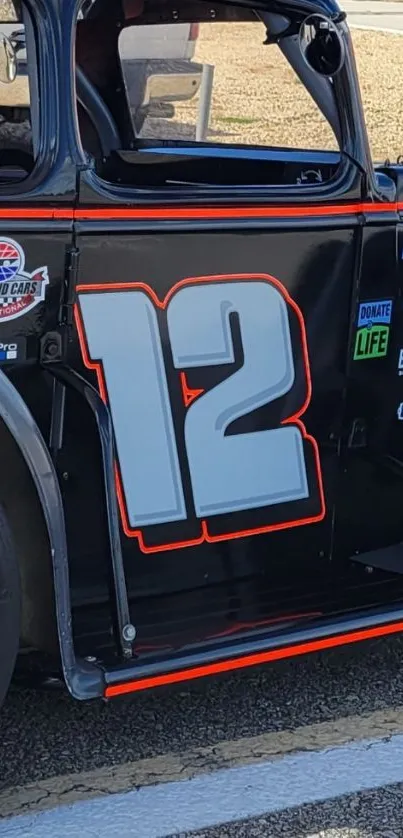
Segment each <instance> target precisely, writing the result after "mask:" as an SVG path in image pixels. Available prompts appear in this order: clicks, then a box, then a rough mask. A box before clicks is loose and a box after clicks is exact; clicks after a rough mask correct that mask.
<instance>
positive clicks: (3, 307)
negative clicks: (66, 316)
mask: <svg viewBox="0 0 403 838" xmlns="http://www.w3.org/2000/svg"><path fill="white" fill-rule="evenodd" d="M48 282H49V276H48V269H47V268H37V269H36V270H35V271H33V272H32V273H28V272H27V271H26V270H25V254H24V251H23V249H22V247H21V246H20V245H19V244H17V242H15V241H14V240H13V239H3V238H2V239H0V324H1V323H5V322H7V321H8V320H15V319H16V318H17V317H21V316H22V315H23V314H26V313H27V312H28V311H31V309H33V308H35V306H37V305H38V303H40V302H42V301H43V300H44V299H45V291H46V286H47V285H48Z"/></svg>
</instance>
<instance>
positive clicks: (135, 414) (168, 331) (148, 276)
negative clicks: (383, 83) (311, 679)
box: [60, 7, 384, 648]
mask: <svg viewBox="0 0 403 838" xmlns="http://www.w3.org/2000/svg"><path fill="white" fill-rule="evenodd" d="M226 14H227V15H229V17H228V19H227V20H226V19H224V21H221V23H220V22H218V28H217V29H215V30H214V31H213V32H212V34H210V30H209V29H208V26H209V24H206V23H205V26H206V25H207V32H206V29H205V28H204V29H203V25H202V26H201V28H200V35H199V39H198V46H197V50H199V49H200V50H201V49H203V44H205V45H206V49H207V46H208V45H209V44H210V45H211V43H214V49H215V50H218V49H219V47H220V44H222V43H225V42H227V43H231V38H230V37H229V36H228V37H227V36H226V32H227V30H226V29H225V27H230V29H231V33H233V34H234V35H235V34H236V37H237V43H238V44H245V53H244V54H243V58H242V57H241V58H240V55H239V53H236V54H235V56H236V61H235V64H234V58H232V59H231V58H230V57H229V58H228V57H227V58H225V60H224V62H223V71H222V72H223V75H220V72H219V64H218V61H219V56H218V54H217V52H216V53H215V57H214V56H212V58H211V60H210V59H209V60H208V63H210V64H211V62H212V60H213V59H214V61H216V65H215V82H214V84H215V85H216V88H215V91H216V93H215V95H216V96H219V95H220V93H221V92H222V90H223V87H222V85H223V81H222V80H223V79H224V80H226V79H227V76H226V73H230V74H231V73H232V72H233V71H235V70H236V69H237V68H239V67H240V66H241V69H242V70H243V72H245V73H246V71H247V68H248V66H249V65H248V61H249V62H250V56H251V55H255V54H254V53H253V49H252V42H251V41H250V39H254V38H255V32H256V38H257V41H256V43H258V44H259V45H261V44H262V39H261V35H262V24H261V22H258V23H257V29H256V18H255V17H254V16H253V15H252V14H251V12H250V11H249V10H248V9H244V10H243V11H242V13H241V12H240V11H239V8H238V7H237V9H235V8H232V9H231V13H230V14H229V13H228V10H224V11H223V15H226ZM237 15H238V18H239V16H240V15H241V18H240V20H239V21H238V23H239V29H236V33H235V31H234V32H233V27H234V26H235V27H237V26H238V23H237ZM242 15H243V16H244V17H242ZM140 22H142V21H140ZM161 22H164V21H161ZM171 25H172V24H171ZM211 25H212V26H213V28H214V26H215V24H211ZM220 26H221V27H224V29H223V28H221V29H220ZM245 26H246V29H242V27H245ZM263 33H264V28H263ZM224 35H225V37H224ZM253 44H255V41H254V40H253ZM256 49H257V47H256ZM275 49H277V47H276V48H275ZM276 55H277V57H276ZM267 56H269V57H268V58H267ZM195 58H196V60H201V59H202V58H203V59H204V60H207V59H208V56H207V54H203V53H202V52H200V53H197V54H196V56H195ZM231 60H232V64H231ZM254 60H255V59H254ZM262 60H263V58H262ZM266 60H267V61H268V67H267V68H266V69H267V72H268V74H269V76H270V80H271V81H272V80H274V79H275V78H276V68H277V66H278V63H277V62H279V61H281V62H282V61H283V58H282V57H281V55H280V53H279V51H278V53H273V55H272V53H267V52H264V61H266ZM243 62H244V63H243ZM256 67H257V65H256V66H255V69H256ZM281 67H283V65H281ZM228 68H230V69H228ZM231 68H232V69H231ZM252 70H253V67H252ZM289 72H291V70H290V68H288V69H281V73H283V76H282V77H281V82H279V85H280V87H279V94H278V95H279V96H280V92H281V90H285V89H286V84H287V82H288V80H289V78H290V77H289V76H288V73H289ZM346 72H347V70H346ZM348 73H350V69H348ZM348 73H347V76H346V79H345V81H346V80H348V79H349V78H350V76H349V75H348ZM255 75H256V77H257V82H256V84H257V85H258V87H256V84H255V87H253V78H254V76H255ZM248 84H250V88H249V100H250V101H251V102H255V99H256V96H258V93H259V90H261V88H262V77H261V75H257V74H256V73H254V72H251V73H250V74H249V76H248ZM240 89H242V88H240V87H239V86H238V87H235V86H234V85H233V86H232V87H231V89H230V90H229V89H227V93H226V99H225V102H226V107H227V108H228V110H229V114H228V112H227V111H224V114H223V112H222V111H220V109H219V111H218V117H214V115H213V116H212V117H211V120H210V125H211V130H210V136H209V138H208V140H207V141H206V142H204V143H202V144H200V143H195V142H194V139H193V138H192V137H191V136H190V135H189V138H188V139H187V138H186V137H184V135H183V131H184V130H185V128H186V126H189V122H188V120H190V111H189V110H188V109H187V110H185V111H183V112H182V111H181V110H180V109H179V108H178V110H177V112H176V114H175V117H174V120H173V122H171V121H170V120H168V119H165V120H163V119H159V120H158V119H157V118H153V119H152V118H149V119H148V122H147V123H146V126H145V132H144V136H143V138H142V139H140V140H137V141H136V147H135V149H134V150H133V149H131V148H130V147H129V146H130V144H129V143H128V145H127V147H126V149H124V150H122V151H119V152H117V153H115V154H113V155H111V156H110V157H109V158H103V159H102V160H101V159H100V160H99V161H95V166H94V168H93V169H92V170H89V171H86V172H83V173H82V174H81V181H80V199H79V203H78V206H77V210H76V213H75V218H76V225H75V227H76V243H77V248H78V252H79V262H78V269H77V277H76V310H75V332H74V335H75V337H74V339H73V341H72V342H71V344H70V346H69V358H68V360H69V364H70V366H71V367H72V368H74V369H75V370H76V371H77V372H79V374H80V375H81V376H83V378H84V380H86V381H88V382H89V383H90V384H91V385H92V386H93V387H94V388H95V389H96V391H97V392H98V393H99V394H100V396H101V399H102V401H104V403H106V404H107V406H108V409H109V411H110V416H111V420H112V425H113V432H114V439H115V465H114V470H113V471H112V472H111V473H109V478H108V477H106V478H105V474H104V467H103V464H102V457H101V453H102V452H101V448H100V444H99V437H98V435H97V432H96V422H98V425H99V422H100V416H99V415H98V418H97V417H96V416H94V415H93V413H91V410H89V409H88V406H87V407H84V406H83V403H82V401H80V400H79V399H78V398H77V400H75V399H73V400H72V401H71V403H70V405H67V408H66V410H67V413H66V422H65V445H64V449H63V451H61V452H60V458H61V460H60V467H61V468H63V464H64V463H65V464H66V470H68V471H69V474H71V475H72V477H71V480H69V481H67V483H66V485H65V487H64V494H65V499H66V512H67V520H68V526H69V520H70V521H73V522H74V525H73V523H72V524H71V525H70V529H69V538H70V543H71V557H72V559H71V565H72V580H73V588H74V587H75V586H76V588H77V589H79V588H80V586H81V588H82V587H83V585H84V582H83V574H84V573H85V575H86V578H87V579H88V580H90V579H91V578H92V579H94V578H95V576H97V578H98V580H99V578H100V568H101V567H102V568H103V571H102V573H103V574H106V572H107V568H108V562H109V557H110V553H111V549H112V550H113V540H112V541H111V539H110V538H109V537H108V531H107V520H106V519H107V515H106V513H107V512H108V504H107V500H108V486H110V478H111V474H112V483H113V485H114V490H113V494H114V497H115V499H117V502H118V509H119V530H120V539H121V545H122V553H123V562H124V568H125V575H126V583H127V587H128V592H129V600H130V607H131V608H132V609H133V614H134V612H135V615H136V619H135V617H134V616H133V620H134V619H135V624H136V627H137V632H138V634H137V639H138V643H139V646H140V648H141V646H142V643H143V644H145V646H146V648H149V646H148V645H147V644H151V648H154V644H156V645H157V646H159V644H160V643H162V645H164V643H166V642H168V641H167V632H168V634H170V640H169V642H170V643H172V644H173V645H180V646H183V645H184V644H185V645H186V644H188V643H194V642H196V641H198V640H200V638H201V637H203V638H206V636H210V637H211V636H218V634H219V633H220V632H221V631H223V630H225V631H226V630H228V614H231V613H233V612H232V609H233V604H234V603H236V607H235V612H236V615H237V620H236V625H246V626H249V625H251V624H253V625H257V624H259V622H260V621H261V620H263V621H264V622H267V621H268V620H269V621H270V620H271V619H273V618H275V619H277V617H278V615H280V616H282V617H283V616H284V615H290V614H291V615H294V616H295V614H297V615H298V613H299V612H300V611H301V612H302V615H303V616H304V615H305V616H306V615H307V614H308V615H309V614H311V615H312V614H314V615H317V614H324V613H332V611H334V610H335V609H336V610H337V609H339V608H340V607H342V605H343V597H341V598H340V596H339V594H337V596H338V597H339V599H337V597H336V595H335V594H334V586H333V582H332V578H333V576H332V572H331V570H332V564H331V563H330V559H331V558H332V555H333V552H334V549H333V548H334V543H333V539H334V534H335V530H334V521H335V519H336V518H337V514H338V505H337V502H338V493H339V492H340V485H341V484H340V478H341V468H342V464H341V459H340V457H341V453H343V452H344V448H343V446H344V445H345V442H344V439H345V434H346V431H345V429H346V398H347V375H348V370H349V363H350V344H351V340H352V330H351V318H352V316H354V317H355V312H356V307H357V305H358V297H357V287H358V286H357V280H358V274H359V270H360V264H361V255H362V247H363V230H365V229H366V225H367V224H368V226H371V225H372V224H373V223H374V220H375V221H378V219H379V217H382V218H383V217H384V215H383V214H382V210H381V209H380V208H379V202H380V201H379V202H377V201H375V202H373V201H372V200H370V199H369V196H368V200H365V189H366V188H367V187H366V184H367V183H368V180H365V179H364V178H363V175H362V168H363V166H364V162H365V149H364V151H363V163H362V166H361V165H360V166H358V165H356V164H355V163H354V162H353V160H352V156H351V155H350V154H349V155H346V154H344V150H343V149H340V148H339V149H338V148H337V144H336V143H335V138H334V135H333V134H332V133H331V132H330V134H331V137H332V142H333V147H332V150H331V149H327V148H326V140H325V139H324V138H325V137H327V139H328V138H329V134H328V133H327V134H326V132H328V130H329V126H328V125H327V127H326V124H325V125H323V124H322V122H320V125H321V128H320V131H321V132H322V131H323V134H321V135H320V136H319V137H318V136H316V135H317V134H318V130H319V129H318V128H317V123H316V122H315V119H318V115H317V112H316V110H317V109H316V105H315V103H314V102H312V101H311V99H310V98H309V96H308V94H307V92H306V91H304V89H303V87H302V86H301V85H300V86H299V87H298V86H296V87H294V88H291V89H292V90H296V95H297V96H299V95H300V94H301V95H303V96H305V97H306V98H305V99H304V108H308V111H309V108H311V109H313V110H312V111H309V113H312V121H309V122H307V123H306V130H308V127H309V125H311V128H310V130H311V135H310V142H311V143H312V149H311V150H307V149H306V148H304V147H303V146H302V147H299V146H298V140H299V141H301V135H300V134H298V130H299V129H298V124H297V122H295V125H296V126H297V129H296V130H297V135H296V137H295V141H294V145H291V143H290V142H289V143H288V147H287V141H286V139H285V134H284V130H285V129H284V124H283V121H282V122H281V126H280V127H279V128H278V132H277V137H278V138H280V139H281V140H282V143H283V144H281V143H280V142H279V141H277V145H276V143H275V142H274V139H273V137H271V142H269V141H268V142H267V143H266V144H264V143H263V142H262V140H261V139H258V136H257V134H256V131H257V128H256V125H255V121H256V120H255V117H254V116H253V115H251V116H250V117H249V116H242V117H241V116H237V115H236V114H237V104H236V102H237V99H236V96H237V95H238V93H237V91H239V90H240ZM301 91H302V93H301ZM233 97H235V98H233ZM249 100H248V101H249ZM282 101H283V104H282V108H283V111H284V110H285V111H286V112H287V113H289V114H291V108H292V107H293V104H292V101H291V100H290V101H288V99H287V97H283V100H282ZM223 102H224V100H223ZM223 102H222V106H223ZM184 107H185V108H189V107H190V105H189V104H188V105H186V106H184ZM192 107H193V105H192ZM239 107H240V106H239ZM239 107H238V114H239V113H240V110H239ZM253 107H255V104H254V105H253ZM277 107H278V103H277V99H276V100H275V102H274V105H273V108H274V110H273V114H275V108H277ZM315 109H316V110H315ZM253 113H255V112H253V111H252V114H253ZM319 116H320V115H319ZM343 118H345V119H346V120H348V119H350V118H351V109H350V110H349V109H348V108H347V109H346V111H345V113H344V117H343ZM120 122H122V120H120ZM274 122H276V119H274ZM279 125H280V123H279ZM184 126H185V128H184ZM220 126H221V127H220ZM245 126H246V127H245ZM356 127H357V126H356ZM353 128H354V126H353V127H351V126H350V128H349V131H350V133H349V132H348V131H347V130H346V131H345V136H352V135H353ZM259 130H260V129H259ZM264 130H268V129H264ZM286 130H287V131H288V133H290V131H291V123H290V122H289V121H288V120H287V119H286ZM357 130H358V129H357ZM360 130H361V129H360ZM186 131H188V128H186ZM245 131H246V134H245ZM223 132H224V137H223ZM259 136H260V137H261V135H259ZM360 136H362V133H361V134H360ZM242 139H243V142H242ZM223 140H224V141H223ZM322 143H323V144H324V146H325V148H324V149H323V148H320V147H319V148H318V147H317V146H318V145H319V146H321V145H322ZM355 150H357V146H355ZM382 224H383V222H382ZM365 235H366V233H365ZM94 420H95V421H94ZM105 480H106V482H105ZM105 487H106V489H105ZM109 512H110V509H109ZM77 520H81V522H82V527H79V528H77ZM110 520H111V519H110V517H109V522H110ZM100 521H102V524H100ZM105 578H106V576H102V579H105ZM99 584H101V582H100V583H99ZM102 584H103V582H102ZM84 587H85V586H84ZM90 587H91V584H90V583H88V586H87V589H86V596H87V597H89V600H88V601H90V600H91V597H92V598H94V597H95V598H96V597H98V595H100V594H99V592H98V593H95V588H94V587H93V590H92V593H91V594H90V593H89V589H90ZM206 591H207V592H208V593H206ZM151 595H155V596H158V597H162V600H159V602H163V604H161V605H160V606H159V611H158V615H159V616H156V617H155V621H156V622H157V623H158V621H159V628H155V625H154V626H153V627H152V628H150V625H149V622H150V620H151V617H150V616H149V609H150V604H149V602H150V601H149V599H147V601H146V604H144V602H145V598H147V597H150V596H151ZM183 595H184V596H183ZM336 600H337V601H336ZM139 614H140V616H139ZM141 615H142V616H141ZM185 615H187V616H186V619H185ZM152 619H153V620H154V617H153V618H152ZM162 622H163V623H164V627H163V629H162V628H161V625H162ZM146 625H148V628H147V627H146ZM168 625H169V626H170V629H169V631H168V628H167V626H168ZM231 625H232V624H231ZM184 626H185V628H184ZM225 627H226V628H225ZM230 630H231V631H232V630H233V628H231V629H230ZM150 638H152V639H150ZM158 638H159V639H158Z"/></svg>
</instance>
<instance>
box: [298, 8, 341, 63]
mask: <svg viewBox="0 0 403 838" xmlns="http://www.w3.org/2000/svg"><path fill="white" fill-rule="evenodd" d="M299 46H300V50H301V52H302V55H303V56H304V58H305V61H306V63H307V64H308V65H309V67H310V68H311V70H314V71H315V72H316V73H319V75H321V76H328V77H331V76H335V75H336V74H337V73H338V72H340V70H341V68H342V66H343V64H344V58H345V47H344V41H343V39H342V36H341V34H340V32H339V30H338V28H337V26H336V24H335V23H333V21H331V20H330V19H329V18H327V17H325V16H324V15H318V14H314V15H309V17H307V18H305V20H304V21H302V24H301V27H300V31H299Z"/></svg>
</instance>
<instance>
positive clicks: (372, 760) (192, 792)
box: [0, 734, 403, 838]
mask: <svg viewBox="0 0 403 838" xmlns="http://www.w3.org/2000/svg"><path fill="white" fill-rule="evenodd" d="M401 782H403V735H401V734H397V735H395V736H391V737H390V738H387V739H381V740H379V739H378V740H374V739H369V740H364V741H361V742H359V743H353V744H351V743H350V744H348V745H345V746H340V747H337V748H332V749H326V750H322V751H316V752H312V751H311V752H309V753H307V752H305V753H301V754H296V755H293V756H286V757H284V758H283V759H280V760H277V761H275V762H265V763H262V764H260V765H249V766H243V767H241V768H229V769H225V770H223V771H216V772H214V773H212V774H207V775H201V776H198V777H194V778H193V779H191V780H183V781H181V782H175V783H165V784H159V785H155V786H146V787H144V788H140V789H138V790H136V791H131V792H127V793H126V794H116V795H110V796H104V797H101V798H98V799H96V800H88V801H82V802H79V803H76V804H73V805H72V806H62V807H60V808H58V809H53V810H50V811H47V812H40V813H37V814H34V815H31V816H29V815H28V816H25V815H24V816H17V817H15V818H11V819H6V820H3V821H1V822H0V836H4V838H55V836H63V838H115V836H116V838H166V836H169V835H172V834H174V835H175V834H178V833H180V832H187V831H190V830H198V829H207V828H209V827H213V826H218V825H220V824H222V823H226V822H233V821H237V820H241V819H248V818H256V817H260V816H262V815H264V814H266V813H270V812H274V811H282V810H285V809H289V808H291V807H294V806H301V805H303V804H306V803H317V802H320V801H323V800H327V799H329V798H335V797H340V796H343V795H346V794H352V793H355V792H359V791H363V790H367V789H374V788H380V787H382V786H386V785H390V784H393V783H401Z"/></svg>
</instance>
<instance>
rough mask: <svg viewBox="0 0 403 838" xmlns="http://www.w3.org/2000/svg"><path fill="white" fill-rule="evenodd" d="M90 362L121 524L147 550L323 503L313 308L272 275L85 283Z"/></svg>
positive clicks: (316, 509) (81, 325)
mask: <svg viewBox="0 0 403 838" xmlns="http://www.w3.org/2000/svg"><path fill="white" fill-rule="evenodd" d="M77 290H78V299H79V305H78V307H77V309H76V323H77V328H78V334H79V339H80V345H81V350H82V354H83V359H84V363H85V365H86V366H87V367H88V368H89V369H93V370H95V371H96V373H97V377H98V386H99V389H100V393H101V395H102V398H103V399H104V401H105V402H106V403H107V404H108V405H109V408H110V411H111V415H112V421H113V427H114V433H115V440H116V451H117V459H118V463H117V492H118V499H119V506H120V510H121V515H122V523H123V529H124V532H125V534H126V535H127V536H129V537H132V536H134V537H137V538H138V541H139V546H140V548H141V550H142V551H143V552H146V553H149V552H156V551H160V550H169V549H173V548H177V547H185V546H188V545H192V544H200V543H201V542H202V541H217V540H223V539H231V538H236V537H240V536H245V535H252V534H255V533H262V532H268V531H270V530H276V529H286V528H289V527H294V526H297V525H301V524H308V523H313V522H314V521H319V520H321V519H322V518H323V517H324V514H325V507H324V499H323V489H322V478H321V470H320V462H319V453H318V446H317V443H316V441H315V440H314V439H313V437H311V436H309V435H308V434H307V433H306V431H305V427H304V425H303V424H302V422H301V420H300V416H302V414H303V413H304V412H305V410H306V409H307V407H308V404H309V401H310V396H311V383H310V372H309V360H308V352H307V345H306V336H305V327H304V321H303V317H302V314H301V312H300V310H299V308H298V306H297V305H296V303H295V302H294V301H293V300H292V299H291V297H290V296H289V294H288V292H287V291H286V289H285V288H284V287H283V286H282V285H281V283H280V282H279V281H278V280H276V279H274V278H272V277H270V276H267V275H253V276H249V275H237V276H215V277H214V276H213V277H197V278H195V279H185V280H183V281H181V282H178V283H177V284H176V285H175V286H174V287H173V288H172V289H171V291H170V292H169V293H168V295H167V296H166V297H165V299H164V300H163V301H161V300H159V299H158V297H157V295H156V293H155V291H154V290H153V289H152V288H150V287H149V286H148V285H145V284H142V283H135V282H134V283H130V284H129V283H120V284H113V285H82V286H79V287H78V289H77Z"/></svg>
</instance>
